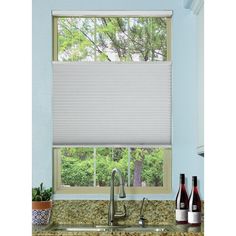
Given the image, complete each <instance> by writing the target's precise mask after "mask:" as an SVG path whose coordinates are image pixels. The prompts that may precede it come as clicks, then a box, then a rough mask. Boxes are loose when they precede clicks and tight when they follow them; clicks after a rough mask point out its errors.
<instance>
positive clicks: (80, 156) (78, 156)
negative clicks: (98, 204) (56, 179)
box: [61, 148, 94, 186]
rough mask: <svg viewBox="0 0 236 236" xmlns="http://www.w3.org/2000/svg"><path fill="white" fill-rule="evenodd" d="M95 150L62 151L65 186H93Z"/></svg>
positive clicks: (71, 149)
mask: <svg viewBox="0 0 236 236" xmlns="http://www.w3.org/2000/svg"><path fill="white" fill-rule="evenodd" d="M93 176H94V158H93V148H62V149H61V182H62V185H63V186H93V180H94V177H93Z"/></svg>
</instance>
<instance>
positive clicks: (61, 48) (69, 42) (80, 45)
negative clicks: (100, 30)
mask: <svg viewBox="0 0 236 236" xmlns="http://www.w3.org/2000/svg"><path fill="white" fill-rule="evenodd" d="M94 22H95V20H94V18H59V19H58V60H59V61H94V56H95V49H94V47H95V46H94V45H95V31H94V30H95V24H94Z"/></svg>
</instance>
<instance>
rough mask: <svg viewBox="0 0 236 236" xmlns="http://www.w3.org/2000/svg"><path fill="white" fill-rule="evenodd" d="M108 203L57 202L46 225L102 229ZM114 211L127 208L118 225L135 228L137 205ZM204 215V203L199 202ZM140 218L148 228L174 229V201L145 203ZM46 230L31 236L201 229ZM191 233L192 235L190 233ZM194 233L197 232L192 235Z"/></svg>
mask: <svg viewBox="0 0 236 236" xmlns="http://www.w3.org/2000/svg"><path fill="white" fill-rule="evenodd" d="M108 203H109V201H103V200H102V201H101V200H97V201H96V200H88V201H86V200H71V201H68V200H66V201H63V200H57V201H54V202H53V210H52V216H51V220H50V224H59V225H61V224H70V225H73V224H75V225H106V224H107V211H108ZM117 204H118V205H117V207H118V209H122V205H123V204H125V205H126V206H127V217H126V219H125V220H123V221H119V223H120V224H122V225H137V223H138V220H139V211H140V205H141V201H118V203H117ZM202 212H204V202H202ZM144 216H145V218H146V219H148V225H175V201H158V200H154V201H148V204H146V206H145V209H144ZM48 227H49V226H46V227H45V226H44V227H33V236H77V235H81V236H85V235H86V236H88V235H93V236H97V235H101V236H103V235H104V236H105V235H106V236H107V235H114V236H116V235H119V236H126V235H133V236H144V235H146V236H153V235H161V236H187V235H189V236H203V235H204V231H203V226H202V227H200V228H195V227H186V226H185V227H183V226H177V228H176V231H173V232H137V231H136V232H120V231H112V232H111V231H109V232H65V231H51V230H50V229H48ZM192 231H193V232H192ZM195 231H197V232H195Z"/></svg>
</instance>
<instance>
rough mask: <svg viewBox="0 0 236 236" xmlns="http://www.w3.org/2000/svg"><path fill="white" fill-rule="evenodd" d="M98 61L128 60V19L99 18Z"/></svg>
mask: <svg viewBox="0 0 236 236" xmlns="http://www.w3.org/2000/svg"><path fill="white" fill-rule="evenodd" d="M96 27H97V28H96V31H97V48H96V49H97V50H96V52H97V61H127V60H130V58H129V55H128V19H127V18H121V17H120V18H114V17H113V18H111V17H109V18H97V24H96Z"/></svg>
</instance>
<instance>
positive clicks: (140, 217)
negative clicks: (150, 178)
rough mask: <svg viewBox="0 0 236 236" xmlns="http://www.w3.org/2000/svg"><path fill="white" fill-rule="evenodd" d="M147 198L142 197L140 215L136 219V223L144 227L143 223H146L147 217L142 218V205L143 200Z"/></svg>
mask: <svg viewBox="0 0 236 236" xmlns="http://www.w3.org/2000/svg"><path fill="white" fill-rule="evenodd" d="M145 199H146V200H148V199H147V198H145V197H144V198H143V201H142V205H141V209H140V216H139V221H138V224H139V225H140V226H141V227H145V224H146V223H147V219H145V218H144V215H143V206H144V201H145Z"/></svg>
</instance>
